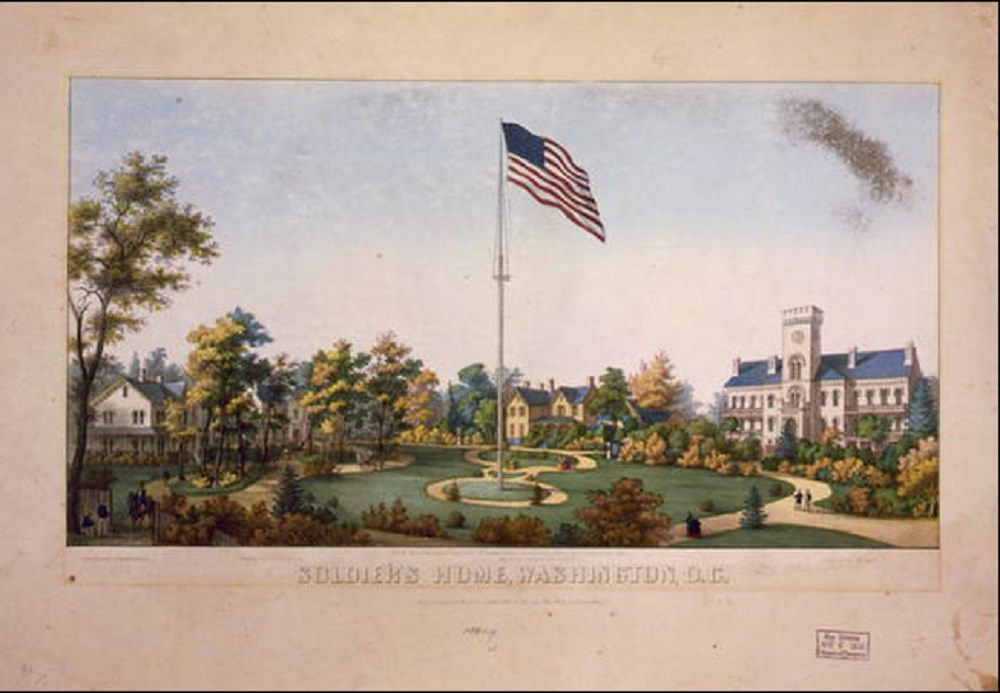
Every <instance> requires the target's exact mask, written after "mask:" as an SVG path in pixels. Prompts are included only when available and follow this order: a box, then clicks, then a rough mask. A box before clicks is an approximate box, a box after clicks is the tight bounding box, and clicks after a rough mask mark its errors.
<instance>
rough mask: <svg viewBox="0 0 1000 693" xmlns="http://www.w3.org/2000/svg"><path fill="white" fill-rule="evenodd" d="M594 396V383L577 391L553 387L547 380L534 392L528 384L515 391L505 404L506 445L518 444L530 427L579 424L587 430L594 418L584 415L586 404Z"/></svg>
mask: <svg viewBox="0 0 1000 693" xmlns="http://www.w3.org/2000/svg"><path fill="white" fill-rule="evenodd" d="M593 396H594V379H593V378H590V379H589V382H588V384H587V385H583V386H579V387H566V386H561V387H558V388H557V387H556V386H555V381H553V380H549V382H548V386H547V387H546V385H545V384H544V383H539V386H538V387H537V388H533V387H531V386H530V385H528V384H527V383H525V384H524V385H523V386H520V387H515V388H514V390H513V392H512V393H511V395H510V399H509V400H508V401H507V409H506V412H505V413H506V422H507V424H506V428H507V441H508V442H509V443H512V444H514V445H517V444H519V443H520V442H521V441H522V440H523V439H524V438H525V436H527V435H528V432H529V431H530V430H531V427H532V425H534V424H541V423H554V424H558V423H563V424H568V423H582V424H584V425H585V426H590V425H592V424H593V423H594V417H593V416H591V415H590V414H588V413H587V403H588V402H589V401H590V399H591V398H592V397H593Z"/></svg>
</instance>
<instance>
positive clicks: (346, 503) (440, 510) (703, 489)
mask: <svg viewBox="0 0 1000 693" xmlns="http://www.w3.org/2000/svg"><path fill="white" fill-rule="evenodd" d="M407 453H409V454H413V455H414V456H415V461H414V462H413V463H412V464H411V465H409V466H407V467H404V468H402V469H397V470H393V471H387V472H378V473H372V474H350V475H348V474H345V475H342V476H336V475H330V476H323V477H312V478H308V479H305V480H304V482H303V484H304V485H305V487H306V488H307V489H308V490H309V491H310V492H311V493H313V494H314V495H315V497H316V499H317V500H318V501H320V502H325V501H326V500H327V499H328V498H330V497H331V496H336V497H337V499H338V500H339V502H340V508H341V518H342V519H344V520H348V521H353V522H358V521H360V513H361V511H362V510H364V509H366V508H367V507H368V506H369V505H371V504H373V503H378V502H379V501H383V502H385V503H386V504H389V503H391V502H392V501H393V500H394V499H396V498H402V499H403V501H404V503H405V504H406V507H407V509H408V510H409V512H410V515H421V514H424V513H430V514H433V515H437V516H438V517H440V518H442V519H443V518H444V517H445V516H446V515H447V514H448V513H449V512H451V511H452V510H456V509H457V510H460V511H461V512H462V513H463V514H464V515H465V516H466V518H468V520H469V524H470V525H473V526H474V525H475V524H476V523H477V522H478V521H479V520H480V519H482V518H483V517H490V516H496V515H504V514H511V515H515V514H517V513H518V512H522V513H525V514H529V515H533V516H537V517H540V518H542V519H543V520H544V521H545V523H546V524H547V525H548V526H549V528H550V529H556V528H558V526H559V524H560V523H561V522H574V521H575V517H574V513H575V511H576V510H577V509H579V508H583V507H587V506H588V505H589V503H588V501H587V499H586V491H588V490H599V489H608V488H610V487H611V485H612V484H613V483H614V482H615V481H617V480H618V479H620V478H621V477H623V476H628V477H633V478H638V479H641V480H642V481H643V484H644V485H645V487H646V488H647V490H650V491H655V492H657V493H660V494H662V495H663V496H664V504H663V506H661V508H660V509H661V511H664V512H666V513H667V514H668V515H670V517H671V519H672V520H673V521H674V522H680V521H682V520H683V518H684V516H685V515H686V514H687V512H688V511H689V510H694V511H695V512H698V514H699V515H700V516H706V515H708V513H703V512H700V511H698V504H699V503H700V502H702V501H704V500H707V499H712V500H713V501H714V502H715V513H716V514H717V513H725V512H732V511H734V510H739V509H740V508H741V507H742V505H743V497H744V495H745V493H746V491H747V489H749V487H750V485H751V484H757V487H758V489H760V491H761V493H762V494H763V495H764V497H765V499H766V500H767V501H768V502H770V501H771V500H773V499H772V498H771V497H770V495H769V494H768V489H769V488H770V486H771V485H772V484H773V483H774V482H773V481H771V480H770V479H761V478H757V479H752V478H751V479H746V478H740V477H724V476H719V475H718V474H715V473H714V472H708V471H705V470H691V469H677V468H674V467H646V466H644V465H630V464H617V463H607V462H601V463H600V465H599V467H598V469H596V470H594V471H589V472H562V473H552V474H544V475H542V476H541V478H540V480H542V481H544V482H547V483H551V484H553V485H555V486H557V487H558V488H560V489H562V490H563V491H566V492H567V493H568V494H569V496H570V500H569V501H568V502H567V503H564V504H562V505H558V506H551V507H530V508H525V509H520V510H514V511H511V510H504V509H502V508H483V507H474V506H470V505H464V504H456V503H448V502H445V501H436V500H433V499H431V498H428V497H427V496H426V495H425V494H424V492H423V489H424V487H425V486H426V485H427V484H429V483H431V482H434V481H439V480H442V479H447V478H451V477H465V476H475V475H478V473H479V470H480V467H478V466H477V465H473V464H471V463H469V462H466V461H464V460H463V459H462V455H463V451H461V450H454V449H443V448H442V449H435V448H412V449H408V450H407ZM783 490H784V493H785V495H787V494H789V493H791V492H792V488H791V486H789V485H787V484H785V485H783Z"/></svg>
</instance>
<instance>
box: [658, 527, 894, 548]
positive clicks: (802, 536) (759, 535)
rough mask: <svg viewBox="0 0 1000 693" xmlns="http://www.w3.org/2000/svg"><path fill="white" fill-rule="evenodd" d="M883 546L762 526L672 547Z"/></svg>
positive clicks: (831, 533) (852, 538)
mask: <svg viewBox="0 0 1000 693" xmlns="http://www.w3.org/2000/svg"><path fill="white" fill-rule="evenodd" d="M888 546H889V544H883V543H882V542H880V541H875V540H874V539H866V538H865V537H859V536H856V535H854V534H848V533H847V532H837V531H834V530H830V529H818V528H816V527H803V526H801V525H783V524H774V525H765V526H764V528H763V529H752V530H748V529H734V530H731V531H729V532H721V533H719V534H715V535H713V536H710V537H705V538H703V539H692V540H689V541H684V542H681V543H679V544H677V545H676V547H675V548H678V549H881V548H887V547H888Z"/></svg>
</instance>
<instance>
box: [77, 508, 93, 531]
mask: <svg viewBox="0 0 1000 693" xmlns="http://www.w3.org/2000/svg"><path fill="white" fill-rule="evenodd" d="M80 528H81V529H83V533H84V534H86V535H87V536H91V535H92V534H93V533H94V518H92V517H91V516H90V513H87V514H86V515H84V516H83V521H82V522H80Z"/></svg>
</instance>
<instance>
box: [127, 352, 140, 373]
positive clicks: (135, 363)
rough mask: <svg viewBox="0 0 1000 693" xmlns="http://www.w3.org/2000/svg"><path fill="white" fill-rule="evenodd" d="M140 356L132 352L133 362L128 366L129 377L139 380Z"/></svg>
mask: <svg viewBox="0 0 1000 693" xmlns="http://www.w3.org/2000/svg"><path fill="white" fill-rule="evenodd" d="M139 370H140V369H139V354H138V353H136V352H134V351H133V352H132V361H131V362H129V366H128V377H130V378H138V377H139Z"/></svg>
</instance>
